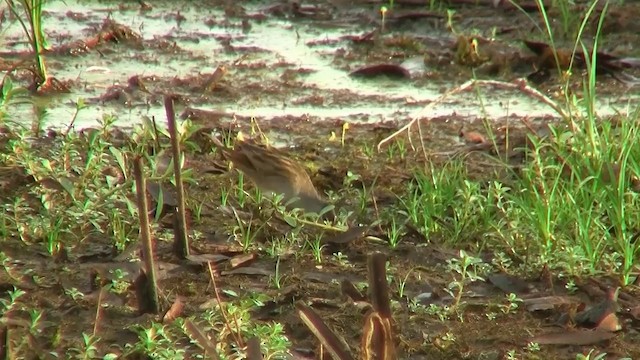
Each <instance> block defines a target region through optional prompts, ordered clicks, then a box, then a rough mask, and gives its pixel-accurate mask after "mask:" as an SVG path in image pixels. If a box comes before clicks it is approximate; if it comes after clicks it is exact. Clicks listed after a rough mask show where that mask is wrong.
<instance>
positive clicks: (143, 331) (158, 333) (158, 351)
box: [126, 322, 185, 360]
mask: <svg viewBox="0 0 640 360" xmlns="http://www.w3.org/2000/svg"><path fill="white" fill-rule="evenodd" d="M132 330H133V331H134V332H135V333H136V334H138V339H139V341H138V342H137V343H135V344H127V346H126V350H127V352H126V353H127V354H134V353H142V354H145V355H148V356H150V357H151V358H153V359H158V360H172V359H175V360H181V359H184V358H185V357H184V356H185V349H184V348H181V347H178V346H175V343H176V336H175V335H174V334H173V333H174V331H167V330H168V328H167V326H165V325H162V324H159V323H156V322H154V323H152V324H151V326H149V327H144V326H142V325H137V326H134V327H133V328H132Z"/></svg>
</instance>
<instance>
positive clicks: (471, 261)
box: [445, 250, 483, 311]
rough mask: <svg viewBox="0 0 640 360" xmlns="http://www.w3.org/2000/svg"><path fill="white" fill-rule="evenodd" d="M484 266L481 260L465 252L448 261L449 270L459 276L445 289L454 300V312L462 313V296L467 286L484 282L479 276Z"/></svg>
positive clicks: (452, 308)
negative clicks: (476, 282)
mask: <svg viewBox="0 0 640 360" xmlns="http://www.w3.org/2000/svg"><path fill="white" fill-rule="evenodd" d="M482 264H483V263H482V260H481V259H479V258H476V257H473V256H470V255H468V254H467V252H466V251H464V250H460V252H459V254H458V258H457V259H450V260H447V268H448V269H449V270H450V271H453V272H455V273H457V274H458V275H459V277H457V278H454V280H453V281H452V282H450V283H449V285H448V286H447V288H446V289H445V290H446V291H447V292H448V293H449V294H450V295H451V296H452V297H453V298H454V301H453V306H452V307H451V310H452V311H460V306H461V305H462V303H461V300H462V295H463V293H464V288H465V286H466V285H467V284H470V283H472V282H475V281H483V278H482V277H481V276H480V275H479V272H481V271H482V270H481V265H482Z"/></svg>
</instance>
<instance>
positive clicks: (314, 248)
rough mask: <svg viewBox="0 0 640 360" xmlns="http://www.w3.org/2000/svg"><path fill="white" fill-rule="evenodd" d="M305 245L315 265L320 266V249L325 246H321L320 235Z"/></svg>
mask: <svg viewBox="0 0 640 360" xmlns="http://www.w3.org/2000/svg"><path fill="white" fill-rule="evenodd" d="M307 244H308V245H309V247H310V248H311V252H312V254H313V259H314V260H315V261H316V264H321V263H322V249H323V248H324V247H325V245H323V244H322V234H316V236H315V238H314V239H313V240H307Z"/></svg>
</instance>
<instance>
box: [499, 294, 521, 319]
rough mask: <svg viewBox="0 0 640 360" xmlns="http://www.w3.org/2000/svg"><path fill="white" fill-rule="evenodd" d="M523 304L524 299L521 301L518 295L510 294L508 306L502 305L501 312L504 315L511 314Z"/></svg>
mask: <svg viewBox="0 0 640 360" xmlns="http://www.w3.org/2000/svg"><path fill="white" fill-rule="evenodd" d="M521 303H522V299H520V298H519V297H518V296H517V295H516V294H514V293H510V294H508V295H507V304H506V305H500V310H502V312H503V313H504V314H511V313H514V312H516V310H518V308H519V307H520V304H521Z"/></svg>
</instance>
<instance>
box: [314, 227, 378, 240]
mask: <svg viewBox="0 0 640 360" xmlns="http://www.w3.org/2000/svg"><path fill="white" fill-rule="evenodd" d="M367 231H369V226H355V227H352V228H349V229H348V230H347V231H345V232H343V233H341V234H338V235H335V236H330V237H328V238H324V239H322V243H323V244H348V243H350V242H352V241H355V240H358V239H360V238H362V237H364V234H365V233H366V232H367Z"/></svg>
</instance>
